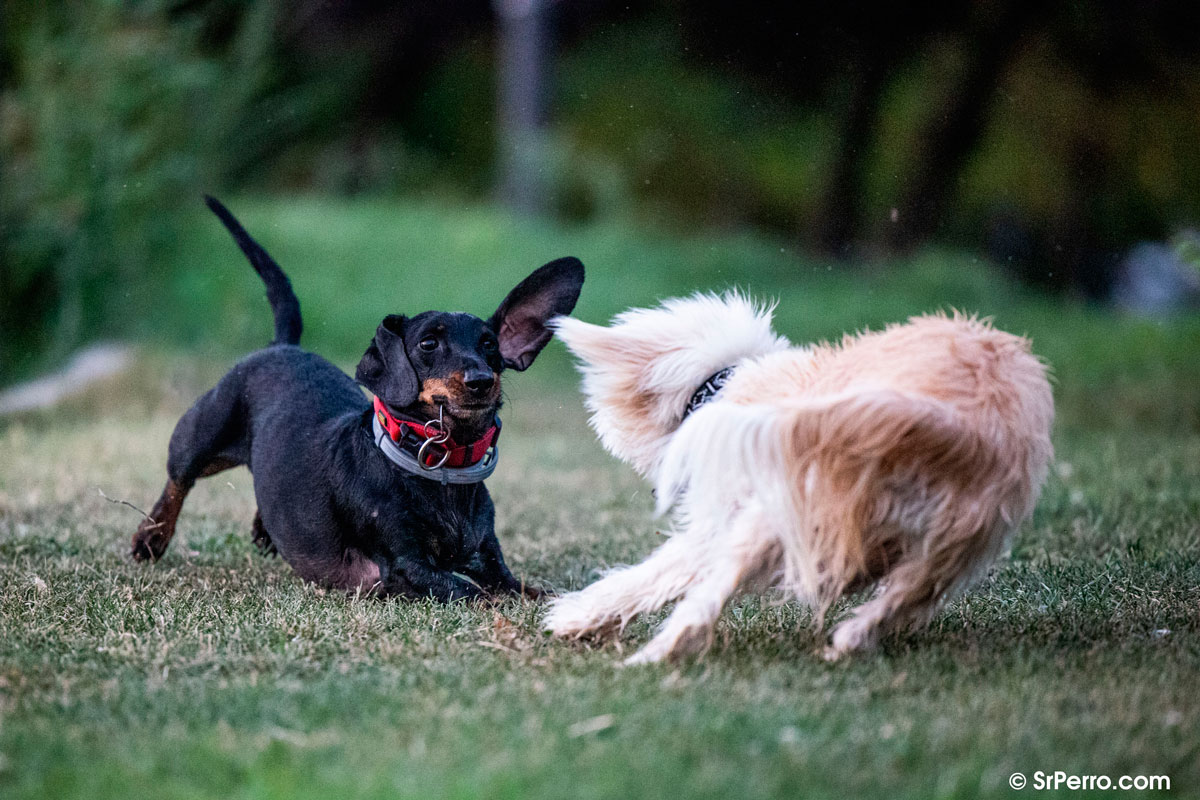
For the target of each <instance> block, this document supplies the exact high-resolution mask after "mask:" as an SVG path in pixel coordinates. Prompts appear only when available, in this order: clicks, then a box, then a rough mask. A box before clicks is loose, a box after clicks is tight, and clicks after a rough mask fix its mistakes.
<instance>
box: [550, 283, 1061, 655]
mask: <svg viewBox="0 0 1200 800" xmlns="http://www.w3.org/2000/svg"><path fill="white" fill-rule="evenodd" d="M771 310H772V309H770V308H764V307H762V306H758V305H755V304H754V303H752V302H751V301H749V300H747V299H746V298H745V297H743V296H741V295H738V294H726V295H724V296H716V295H696V296H693V297H689V298H684V299H676V300H669V301H667V302H665V303H663V305H662V306H660V307H659V308H654V309H636V310H632V311H627V312H625V313H623V314H620V315H618V316H617V317H616V318H615V319H614V320H613V324H612V325H611V326H610V327H607V328H605V327H601V326H598V325H590V324H588V323H585V322H581V321H579V320H576V319H570V318H559V319H558V320H557V321H556V322H555V323H554V325H555V326H556V329H557V334H558V336H559V337H560V338H561V339H562V340H563V341H564V342H565V343H566V344H567V347H568V348H570V349H571V351H572V352H574V353H575V354H576V355H577V356H578V357H579V358H580V359H581V360H582V362H583V363H582V365H581V367H580V369H581V371H582V373H583V376H584V379H583V390H584V393H585V395H586V396H587V401H586V402H587V407H588V408H589V410H590V411H591V412H592V418H591V422H592V426H593V427H594V428H595V429H596V432H597V433H598V434H599V436H600V440H601V441H602V442H603V444H604V446H605V447H606V448H607V449H608V450H609V451H610V452H611V453H613V455H615V456H617V457H618V458H620V459H622V460H624V461H626V462H628V463H629V464H631V465H632V466H633V468H634V469H636V470H637V471H638V472H639V473H641V474H642V475H643V476H645V477H646V478H648V479H649V480H650V481H651V482H653V484H654V485H655V489H656V493H657V498H658V511H659V513H663V512H665V511H667V510H669V509H670V508H672V507H674V509H675V523H676V525H675V527H676V532H675V533H674V534H673V535H672V536H671V537H670V538H669V539H668V540H667V541H666V542H665V543H664V544H663V545H662V546H660V547H659V548H658V549H657V550H656V551H655V552H654V553H653V554H652V555H651V556H650V557H649V558H647V559H646V560H645V561H643V562H642V563H641V564H638V565H636V566H633V567H625V568H620V569H617V570H614V571H611V572H609V573H608V574H607V575H605V576H604V577H603V578H602V579H601V580H599V581H597V582H596V583H594V584H592V585H591V586H588V587H587V588H585V589H583V590H582V591H578V592H572V593H570V594H567V595H564V596H562V597H560V598H558V599H557V600H555V601H554V603H553V605H552V607H551V609H550V612H549V614H548V615H547V617H546V620H545V626H546V628H547V629H548V630H550V631H552V632H553V633H555V634H557V635H559V636H566V637H580V636H583V635H586V634H589V633H593V632H600V631H606V630H610V629H621V628H624V626H625V625H626V624H627V623H628V622H629V621H630V620H631V619H632V618H633V617H634V616H636V615H637V614H640V613H642V612H646V611H653V610H655V609H658V608H661V607H662V606H663V605H665V604H666V603H669V602H671V601H673V600H677V599H678V600H679V602H678V604H677V605H676V606H675V609H674V611H673V612H672V613H671V615H670V617H669V618H668V619H667V620H666V622H665V623H664V624H663V626H662V628H661V630H660V631H659V632H658V634H657V635H656V636H655V637H654V638H653V640H651V641H650V643H649V644H647V645H646V647H645V648H643V649H642V650H641V651H639V652H638V653H637V654H635V655H634V656H632V657H631V658H630V659H629V660H628V662H627V663H640V662H652V661H659V660H662V659H664V658H675V657H679V656H684V655H687V654H691V653H697V652H701V651H703V650H704V649H705V648H706V647H707V646H708V645H709V643H710V642H711V640H712V631H713V626H714V624H715V623H716V620H717V617H718V616H719V615H720V613H721V609H722V608H723V607H724V606H725V603H726V602H727V601H728V600H729V599H730V598H731V597H733V596H734V595H735V594H737V593H738V592H740V591H743V590H747V589H763V588H769V587H772V586H778V587H781V588H782V589H783V590H784V591H785V592H786V593H788V594H790V595H793V596H795V597H796V598H798V599H800V600H801V601H802V602H805V603H807V604H809V605H810V606H811V607H813V608H814V609H815V611H816V620H817V621H818V625H820V624H821V622H822V620H823V618H824V614H825V612H826V610H827V609H828V608H829V606H830V604H831V603H833V602H834V601H835V600H836V599H837V598H839V597H841V596H843V595H845V594H847V593H850V592H854V591H857V590H859V589H862V588H866V587H869V586H872V585H873V586H874V587H875V591H874V592H873V594H872V596H871V597H870V599H869V600H867V602H865V603H863V604H862V605H860V606H858V607H857V608H855V609H854V610H853V612H852V613H851V614H850V616H849V617H848V618H847V619H845V620H844V621H842V622H841V623H840V624H838V625H837V626H836V627H835V629H834V630H833V634H832V642H831V645H830V646H829V648H828V649H827V650H826V655H827V657H829V658H837V657H840V656H842V655H844V654H846V653H849V652H852V651H856V650H863V649H867V648H870V647H871V646H873V645H874V644H875V642H876V641H877V640H878V638H879V636H880V635H882V634H885V633H887V632H889V631H893V630H897V629H903V628H911V627H914V626H918V625H921V624H924V623H925V622H927V621H928V620H929V619H930V617H931V616H933V614H934V613H936V611H937V610H938V608H939V607H940V606H941V605H942V604H943V603H944V602H945V601H946V600H947V599H948V598H951V597H953V596H954V595H955V594H957V593H959V592H961V591H962V590H963V589H964V588H966V586H967V585H968V584H970V583H971V581H972V580H973V579H974V578H976V577H978V576H979V575H980V574H981V573H982V572H984V571H985V570H986V569H987V567H988V566H989V565H990V564H991V563H992V561H993V560H994V559H995V558H996V557H997V556H998V555H999V554H1000V553H1001V551H1002V550H1003V549H1004V548H1005V547H1006V545H1007V543H1008V542H1009V540H1010V538H1011V535H1012V533H1013V531H1014V530H1015V529H1016V528H1017V526H1018V525H1020V523H1021V522H1022V521H1024V520H1025V519H1026V518H1027V517H1028V516H1029V514H1030V513H1031V512H1032V510H1033V506H1034V503H1035V502H1036V500H1037V496H1038V492H1039V490H1040V488H1041V484H1042V481H1043V479H1044V478H1045V475H1046V468H1047V465H1048V462H1049V460H1050V456H1051V447H1050V425H1051V422H1052V421H1053V417H1054V401H1053V397H1052V395H1051V391H1050V384H1049V382H1048V381H1047V377H1046V369H1045V367H1044V366H1043V364H1042V363H1041V362H1040V361H1039V360H1038V359H1037V358H1036V357H1035V356H1033V355H1032V354H1031V353H1030V347H1029V342H1028V341H1027V340H1026V339H1023V338H1020V337H1017V336H1013V335H1011V334H1008V333H1004V332H1002V331H998V330H995V329H994V328H992V327H991V325H990V324H988V323H987V322H984V321H980V320H977V319H974V318H967V317H963V316H959V315H954V316H945V315H933V316H924V317H916V318H913V319H912V320H910V321H909V322H908V323H907V324H902V325H892V326H890V327H888V328H887V329H885V330H883V331H880V332H876V333H864V334H861V335H858V336H849V337H846V338H845V339H844V340H843V341H842V342H841V344H839V345H829V344H819V345H815V346H812V347H795V346H792V345H791V344H790V343H789V342H788V341H787V340H786V339H784V338H782V337H780V336H777V335H776V334H775V333H774V332H773V331H772V330H771ZM729 368H732V369H729ZM722 382H723V385H721V384H722ZM706 400H707V402H705V401H706ZM697 406H698V407H697ZM693 408H695V412H694V413H687V412H688V411H690V410H691V409H693Z"/></svg>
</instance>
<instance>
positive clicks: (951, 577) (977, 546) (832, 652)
mask: <svg viewBox="0 0 1200 800" xmlns="http://www.w3.org/2000/svg"><path fill="white" fill-rule="evenodd" d="M960 524H961V523H960ZM955 527H957V526H956V525H955V524H954V523H952V524H951V526H950V528H951V530H950V531H949V532H947V533H943V534H941V535H939V536H938V537H937V538H938V539H940V540H943V541H950V542H951V543H950V544H948V545H946V546H944V547H942V548H941V549H940V550H939V551H937V552H936V553H922V554H920V555H916V554H914V555H913V556H910V557H908V558H906V559H904V560H902V561H900V563H898V564H897V565H896V566H895V567H894V568H893V569H892V570H891V571H890V572H888V573H887V574H886V575H884V576H883V578H882V579H881V582H880V586H879V590H878V592H877V593H876V594H875V596H874V597H873V598H871V599H870V600H868V601H867V602H866V603H863V604H862V605H861V606H859V607H858V608H856V609H854V611H853V613H852V614H851V616H850V618H849V619H847V620H844V621H843V622H841V623H839V624H838V625H837V626H836V627H835V628H834V629H833V635H832V637H831V643H830V646H829V647H827V648H826V649H825V658H826V660H828V661H836V660H837V659H839V658H841V657H842V656H845V655H847V654H849V653H853V652H858V651H864V650H870V649H872V648H874V647H875V645H876V644H877V643H878V642H879V638H880V637H881V636H883V635H885V634H888V633H892V632H895V631H901V630H909V629H912V628H916V627H918V626H921V625H924V624H925V623H927V622H928V621H929V620H930V618H932V617H933V615H934V614H936V613H937V611H938V609H939V608H941V606H942V605H943V604H944V603H945V602H946V601H947V600H949V599H951V598H952V597H954V596H955V595H957V594H958V593H959V592H961V591H962V590H963V589H965V588H966V587H967V585H968V584H969V583H970V582H971V581H972V580H973V579H974V578H975V577H976V575H978V574H979V573H980V572H982V571H983V569H984V568H985V567H986V566H987V565H988V564H990V563H991V562H992V561H993V560H994V559H995V558H996V556H997V554H998V553H999V551H1000V550H1001V549H1002V548H1003V546H1004V544H1005V542H1006V541H1007V539H1008V535H1009V533H1011V529H1010V526H1009V525H1007V524H1006V523H1004V522H1002V521H993V522H991V523H990V524H989V523H985V524H984V525H982V526H979V527H975V526H970V527H969V528H967V530H969V534H965V533H964V530H963V529H961V528H960V529H959V530H957V531H955V530H953V529H954V528H955Z"/></svg>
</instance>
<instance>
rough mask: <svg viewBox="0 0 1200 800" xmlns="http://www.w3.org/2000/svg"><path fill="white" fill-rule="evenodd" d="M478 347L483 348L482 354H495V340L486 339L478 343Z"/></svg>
mask: <svg viewBox="0 0 1200 800" xmlns="http://www.w3.org/2000/svg"><path fill="white" fill-rule="evenodd" d="M479 346H480V347H482V348H483V352H485V353H494V352H496V340H495V339H493V338H492V337H490V336H489V337H488V338H486V339H484V340H483V341H482V342H480V343H479Z"/></svg>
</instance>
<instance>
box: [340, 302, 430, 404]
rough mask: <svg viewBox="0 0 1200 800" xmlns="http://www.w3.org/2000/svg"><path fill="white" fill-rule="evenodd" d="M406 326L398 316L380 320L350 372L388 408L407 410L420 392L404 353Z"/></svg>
mask: <svg viewBox="0 0 1200 800" xmlns="http://www.w3.org/2000/svg"><path fill="white" fill-rule="evenodd" d="M406 322H408V319H407V318H406V317H404V316H401V315H400V314H389V315H388V316H386V317H384V320H383V322H381V323H379V327H378V328H377V329H376V330H375V338H374V339H373V340H372V341H371V346H370V347H368V348H367V352H366V353H364V354H363V357H362V360H361V361H359V362H358V369H357V370H355V372H354V379H355V380H356V381H358V382H359V383H361V384H362V385H363V386H365V387H367V389H368V390H369V391H370V392H372V393H373V394H374V395H375V396H376V397H378V398H379V399H380V400H382V401H383V402H385V403H387V405H388V406H390V407H392V408H404V407H406V406H411V405H412V404H413V403H415V402H417V392H418V391H419V390H420V381H418V380H417V372H416V370H414V369H413V365H412V362H411V361H409V360H408V353H407V352H405V349H404V325H405V323H406Z"/></svg>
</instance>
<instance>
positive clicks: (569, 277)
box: [488, 256, 583, 372]
mask: <svg viewBox="0 0 1200 800" xmlns="http://www.w3.org/2000/svg"><path fill="white" fill-rule="evenodd" d="M582 288H583V264H582V263H581V262H580V261H579V259H578V258H571V257H569V256H568V257H567V258H560V259H557V260H555V261H551V262H550V263H549V264H547V265H545V266H544V267H539V268H538V269H536V270H534V271H533V274H532V275H530V276H529V277H528V278H526V279H525V280H523V281H521V282H520V283H519V284H517V288H515V289H513V290H512V291H511V292H509V293H508V297H506V298H504V302H503V303H501V304H500V307H499V308H498V309H496V313H495V314H493V315H492V318H491V319H490V320H488V324H489V325H491V326H492V330H494V331H495V332H496V338H497V339H499V340H500V355H501V357H502V358H503V359H504V366H506V367H509V368H511V369H515V370H517V371H518V372H519V371H521V370H524V369H528V368H529V365H530V364H532V363H533V360H534V359H535V358H537V354H538V353H540V352H541V351H542V348H543V347H545V346H546V342H548V341H550V335H551V331H550V329H549V328H548V327H546V323H547V322H549V321H550V320H551V319H553V318H554V317H559V316H564V315H566V314H570V313H571V310H572V309H573V308H575V301H576V300H578V299H579V290H580V289H582Z"/></svg>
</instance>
